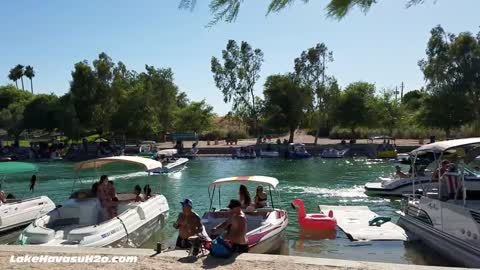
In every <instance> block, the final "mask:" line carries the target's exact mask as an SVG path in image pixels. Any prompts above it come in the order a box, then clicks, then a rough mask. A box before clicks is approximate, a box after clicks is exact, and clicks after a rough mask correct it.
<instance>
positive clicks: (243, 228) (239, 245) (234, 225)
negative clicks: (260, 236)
mask: <svg viewBox="0 0 480 270" xmlns="http://www.w3.org/2000/svg"><path fill="white" fill-rule="evenodd" d="M228 208H230V214H231V216H230V218H228V219H227V220H226V221H225V222H223V223H222V224H220V225H218V226H215V227H214V228H213V232H215V231H221V230H227V234H226V235H225V239H227V240H230V241H231V242H232V252H236V253H245V252H248V240H247V218H246V217H245V213H243V211H242V203H241V202H240V201H239V200H230V203H229V204H228Z"/></svg>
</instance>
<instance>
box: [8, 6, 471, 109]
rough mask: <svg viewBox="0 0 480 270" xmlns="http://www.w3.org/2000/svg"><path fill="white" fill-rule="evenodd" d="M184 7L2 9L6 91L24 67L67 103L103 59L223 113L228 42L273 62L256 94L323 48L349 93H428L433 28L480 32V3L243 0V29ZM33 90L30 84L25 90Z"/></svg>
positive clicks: (202, 9) (41, 87) (40, 88)
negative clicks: (310, 51) (426, 68)
mask: <svg viewBox="0 0 480 270" xmlns="http://www.w3.org/2000/svg"><path fill="white" fill-rule="evenodd" d="M178 2H179V1H178V0H168V1H167V0H138V1H118V0H102V1H94V0H82V1H63V0H55V1H53V0H52V1H49V0H42V1H38V0H29V1H27V0H16V1H3V2H2V4H1V8H0V34H1V39H0V40H1V41H0V84H2V85H3V84H6V83H9V80H8V78H7V75H8V71H9V69H10V68H11V67H13V66H14V65H16V64H19V63H20V64H23V65H32V66H33V67H34V68H35V70H36V73H37V75H36V77H35V78H34V88H35V91H36V92H42V93H51V92H53V93H56V94H59V95H61V94H63V93H65V92H67V91H68V89H69V82H70V80H71V71H72V69H73V65H74V63H76V62H78V61H81V60H84V59H87V60H88V61H89V62H91V61H92V60H93V59H94V58H96V57H97V55H98V54H99V53H100V52H102V51H104V52H106V53H107V54H108V55H110V57H112V59H113V60H114V61H119V60H121V61H123V62H124V63H125V64H126V65H127V67H128V68H129V69H134V70H137V71H142V70H143V68H144V65H145V64H149V65H154V66H157V67H171V68H172V69H173V71H174V73H175V82H176V84H177V85H178V86H179V87H180V89H181V90H182V91H185V92H187V94H188V96H189V98H190V99H191V100H201V99H206V101H207V102H208V103H210V104H212V105H213V106H214V108H215V111H216V112H217V113H220V114H224V113H226V112H228V110H229V108H230V106H229V105H228V104H224V103H223V98H222V95H221V92H220V90H218V89H217V88H216V87H215V85H214V82H213V79H212V74H211V72H210V59H211V57H212V56H217V57H220V56H221V50H222V49H223V48H224V47H225V45H226V42H227V40H228V39H235V40H237V41H242V40H245V41H248V42H249V43H250V44H251V45H252V46H253V47H255V48H260V49H262V50H263V52H264V54H265V63H264V64H263V66H262V72H261V75H262V78H261V79H260V81H259V83H258V84H257V86H256V91H257V93H258V94H261V92H262V86H263V82H264V79H265V78H266V76H268V75H270V74H275V73H285V72H289V71H291V70H292V68H293V59H294V58H295V57H297V56H298V55H299V54H300V53H301V52H302V51H303V50H304V49H306V48H309V47H312V46H314V45H315V44H316V43H319V42H324V43H326V45H327V46H328V48H329V49H330V50H332V51H333V54H334V58H335V61H334V62H333V63H331V64H330V66H329V69H328V72H329V73H330V74H331V75H334V76H335V77H336V78H337V79H338V80H339V83H340V84H341V85H342V86H345V85H346V84H348V83H350V82H353V81H358V80H365V81H368V82H374V83H375V84H376V85H377V87H378V88H384V87H395V86H396V85H400V83H401V82H402V81H403V82H404V83H405V89H406V90H411V89H415V88H418V87H421V86H422V85H423V84H424V81H423V76H422V73H421V71H420V70H419V68H418V65H417V62H418V60H420V59H421V58H423V57H424V56H425V47H426V42H427V40H428V38H429V31H430V29H431V28H432V27H434V26H436V25H438V24H441V25H442V26H443V27H444V28H445V29H446V30H447V31H449V32H454V33H458V32H462V31H471V32H475V33H476V32H478V30H479V28H478V27H479V25H480V21H479V20H478V18H479V17H478V10H480V1H478V0H462V1H453V0H438V1H436V3H434V2H435V1H433V0H427V1H426V2H427V3H426V4H423V5H419V6H414V7H412V8H409V9H406V8H405V2H406V0H395V1H393V0H388V1H387V0H382V1H379V2H380V3H379V4H377V5H375V6H374V7H373V8H372V9H371V10H370V12H368V13H367V14H366V15H365V14H363V13H361V12H359V11H357V10H356V11H354V12H352V13H350V14H349V15H348V16H347V17H346V18H345V19H343V20H341V21H337V20H334V19H329V18H326V17H325V12H324V4H325V2H326V1H318V0H312V1H310V3H309V4H303V3H302V1H299V0H297V3H296V4H294V5H292V6H290V7H288V8H287V9H285V10H283V11H282V12H280V13H279V14H271V15H269V16H265V11H266V7H267V2H268V1H244V2H245V4H244V5H243V6H242V10H241V12H240V16H239V18H238V19H237V21H236V22H234V23H231V24H227V23H220V24H218V25H216V26H214V27H213V28H205V25H206V24H207V23H208V22H209V20H210V18H211V17H210V14H209V11H208V1H207V0H200V1H197V7H196V8H195V10H194V11H193V12H190V11H185V10H179V9H178ZM27 85H28V84H27Z"/></svg>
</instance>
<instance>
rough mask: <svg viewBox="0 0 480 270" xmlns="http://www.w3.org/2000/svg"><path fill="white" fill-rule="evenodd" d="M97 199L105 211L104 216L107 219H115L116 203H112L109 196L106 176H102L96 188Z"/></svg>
mask: <svg viewBox="0 0 480 270" xmlns="http://www.w3.org/2000/svg"><path fill="white" fill-rule="evenodd" d="M97 198H98V199H99V200H100V204H101V205H102V207H103V209H105V212H106V215H107V218H108V219H112V218H114V217H115V209H114V207H115V206H116V203H114V202H113V201H112V198H111V197H110V194H109V188H108V176H106V175H102V176H101V177H100V181H99V183H98V186H97Z"/></svg>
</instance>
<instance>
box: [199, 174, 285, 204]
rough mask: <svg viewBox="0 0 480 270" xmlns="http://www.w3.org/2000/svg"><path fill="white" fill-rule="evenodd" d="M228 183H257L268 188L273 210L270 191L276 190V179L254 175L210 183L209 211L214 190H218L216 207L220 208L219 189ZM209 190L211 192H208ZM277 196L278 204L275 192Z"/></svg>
mask: <svg viewBox="0 0 480 270" xmlns="http://www.w3.org/2000/svg"><path fill="white" fill-rule="evenodd" d="M229 183H242V184H248V183H258V184H263V185H266V186H268V191H269V196H270V203H271V207H272V208H274V204H273V196H272V189H273V190H275V189H276V187H277V185H278V183H279V181H278V179H277V178H274V177H269V176H259V175H254V176H232V177H226V178H220V179H217V180H215V181H213V182H212V183H210V185H208V195H209V198H210V207H209V208H210V209H212V205H213V199H214V195H215V189H218V205H219V207H220V206H221V198H220V197H221V196H220V187H221V186H222V185H224V184H229ZM211 189H212V191H210V190H211ZM277 195H278V201H279V202H280V194H279V193H278V191H277Z"/></svg>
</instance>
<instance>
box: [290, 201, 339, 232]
mask: <svg viewBox="0 0 480 270" xmlns="http://www.w3.org/2000/svg"><path fill="white" fill-rule="evenodd" d="M292 207H293V208H294V209H295V208H296V207H298V224H300V227H301V228H302V229H308V230H335V228H336V227H337V220H336V219H335V218H334V217H333V212H332V211H331V210H330V211H329V212H328V215H325V214H320V213H318V214H307V213H306V212H305V206H304V205H303V201H302V200H300V199H295V200H293V201H292Z"/></svg>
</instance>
